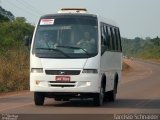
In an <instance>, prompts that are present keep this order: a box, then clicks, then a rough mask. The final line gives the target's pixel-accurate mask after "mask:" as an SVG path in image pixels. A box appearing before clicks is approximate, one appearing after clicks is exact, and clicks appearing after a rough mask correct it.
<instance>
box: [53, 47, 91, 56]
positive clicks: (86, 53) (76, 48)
mask: <svg viewBox="0 0 160 120" xmlns="http://www.w3.org/2000/svg"><path fill="white" fill-rule="evenodd" d="M56 47H60V48H70V49H81V50H83V51H84V53H86V55H88V57H90V55H89V53H88V52H87V51H86V50H85V49H83V48H81V47H75V46H56Z"/></svg>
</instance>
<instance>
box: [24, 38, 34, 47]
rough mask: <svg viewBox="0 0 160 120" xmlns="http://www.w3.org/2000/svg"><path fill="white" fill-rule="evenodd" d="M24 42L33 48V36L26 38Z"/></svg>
mask: <svg viewBox="0 0 160 120" xmlns="http://www.w3.org/2000/svg"><path fill="white" fill-rule="evenodd" d="M24 41H25V46H31V42H32V37H31V36H25V37H24Z"/></svg>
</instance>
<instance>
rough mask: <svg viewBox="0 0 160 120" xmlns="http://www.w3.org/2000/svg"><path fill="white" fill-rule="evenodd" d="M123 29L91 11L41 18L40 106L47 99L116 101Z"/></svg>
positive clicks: (34, 70)
mask: <svg viewBox="0 0 160 120" xmlns="http://www.w3.org/2000/svg"><path fill="white" fill-rule="evenodd" d="M121 70H122V47H121V37H120V31H119V28H118V26H117V25H116V24H115V23H114V22H113V21H110V20H108V19H105V18H103V17H101V16H99V15H95V14H90V13H88V12H87V10H86V9H80V8H77V9H76V8H68V9H67V8H64V9H61V10H60V11H59V12H58V13H56V14H48V15H44V16H42V17H41V18H40V20H39V22H38V24H37V26H36V28H35V31H34V34H33V37H32V44H31V50H30V91H32V92H34V102H35V105H43V104H44V101H45V98H46V97H48V98H54V99H55V100H56V101H68V100H70V99H73V98H82V99H85V98H86V99H88V98H91V99H92V100H93V103H94V105H96V106H100V105H102V104H103V102H104V101H106V100H108V101H114V100H115V98H116V94H117V87H118V83H119V81H120V79H121Z"/></svg>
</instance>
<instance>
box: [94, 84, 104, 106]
mask: <svg viewBox="0 0 160 120" xmlns="http://www.w3.org/2000/svg"><path fill="white" fill-rule="evenodd" d="M103 99H104V88H103V87H102V86H101V89H100V93H98V94H96V95H95V97H94V98H93V102H94V105H95V106H102V105H103Z"/></svg>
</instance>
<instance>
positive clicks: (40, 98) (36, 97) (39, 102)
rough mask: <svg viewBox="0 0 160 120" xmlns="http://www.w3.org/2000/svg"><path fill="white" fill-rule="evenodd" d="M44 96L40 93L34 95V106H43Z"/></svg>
mask: <svg viewBox="0 0 160 120" xmlns="http://www.w3.org/2000/svg"><path fill="white" fill-rule="evenodd" d="M44 99H45V97H44V94H43V93H41V92H35V93H34V103H35V105H38V106H42V105H43V104H44Z"/></svg>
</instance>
